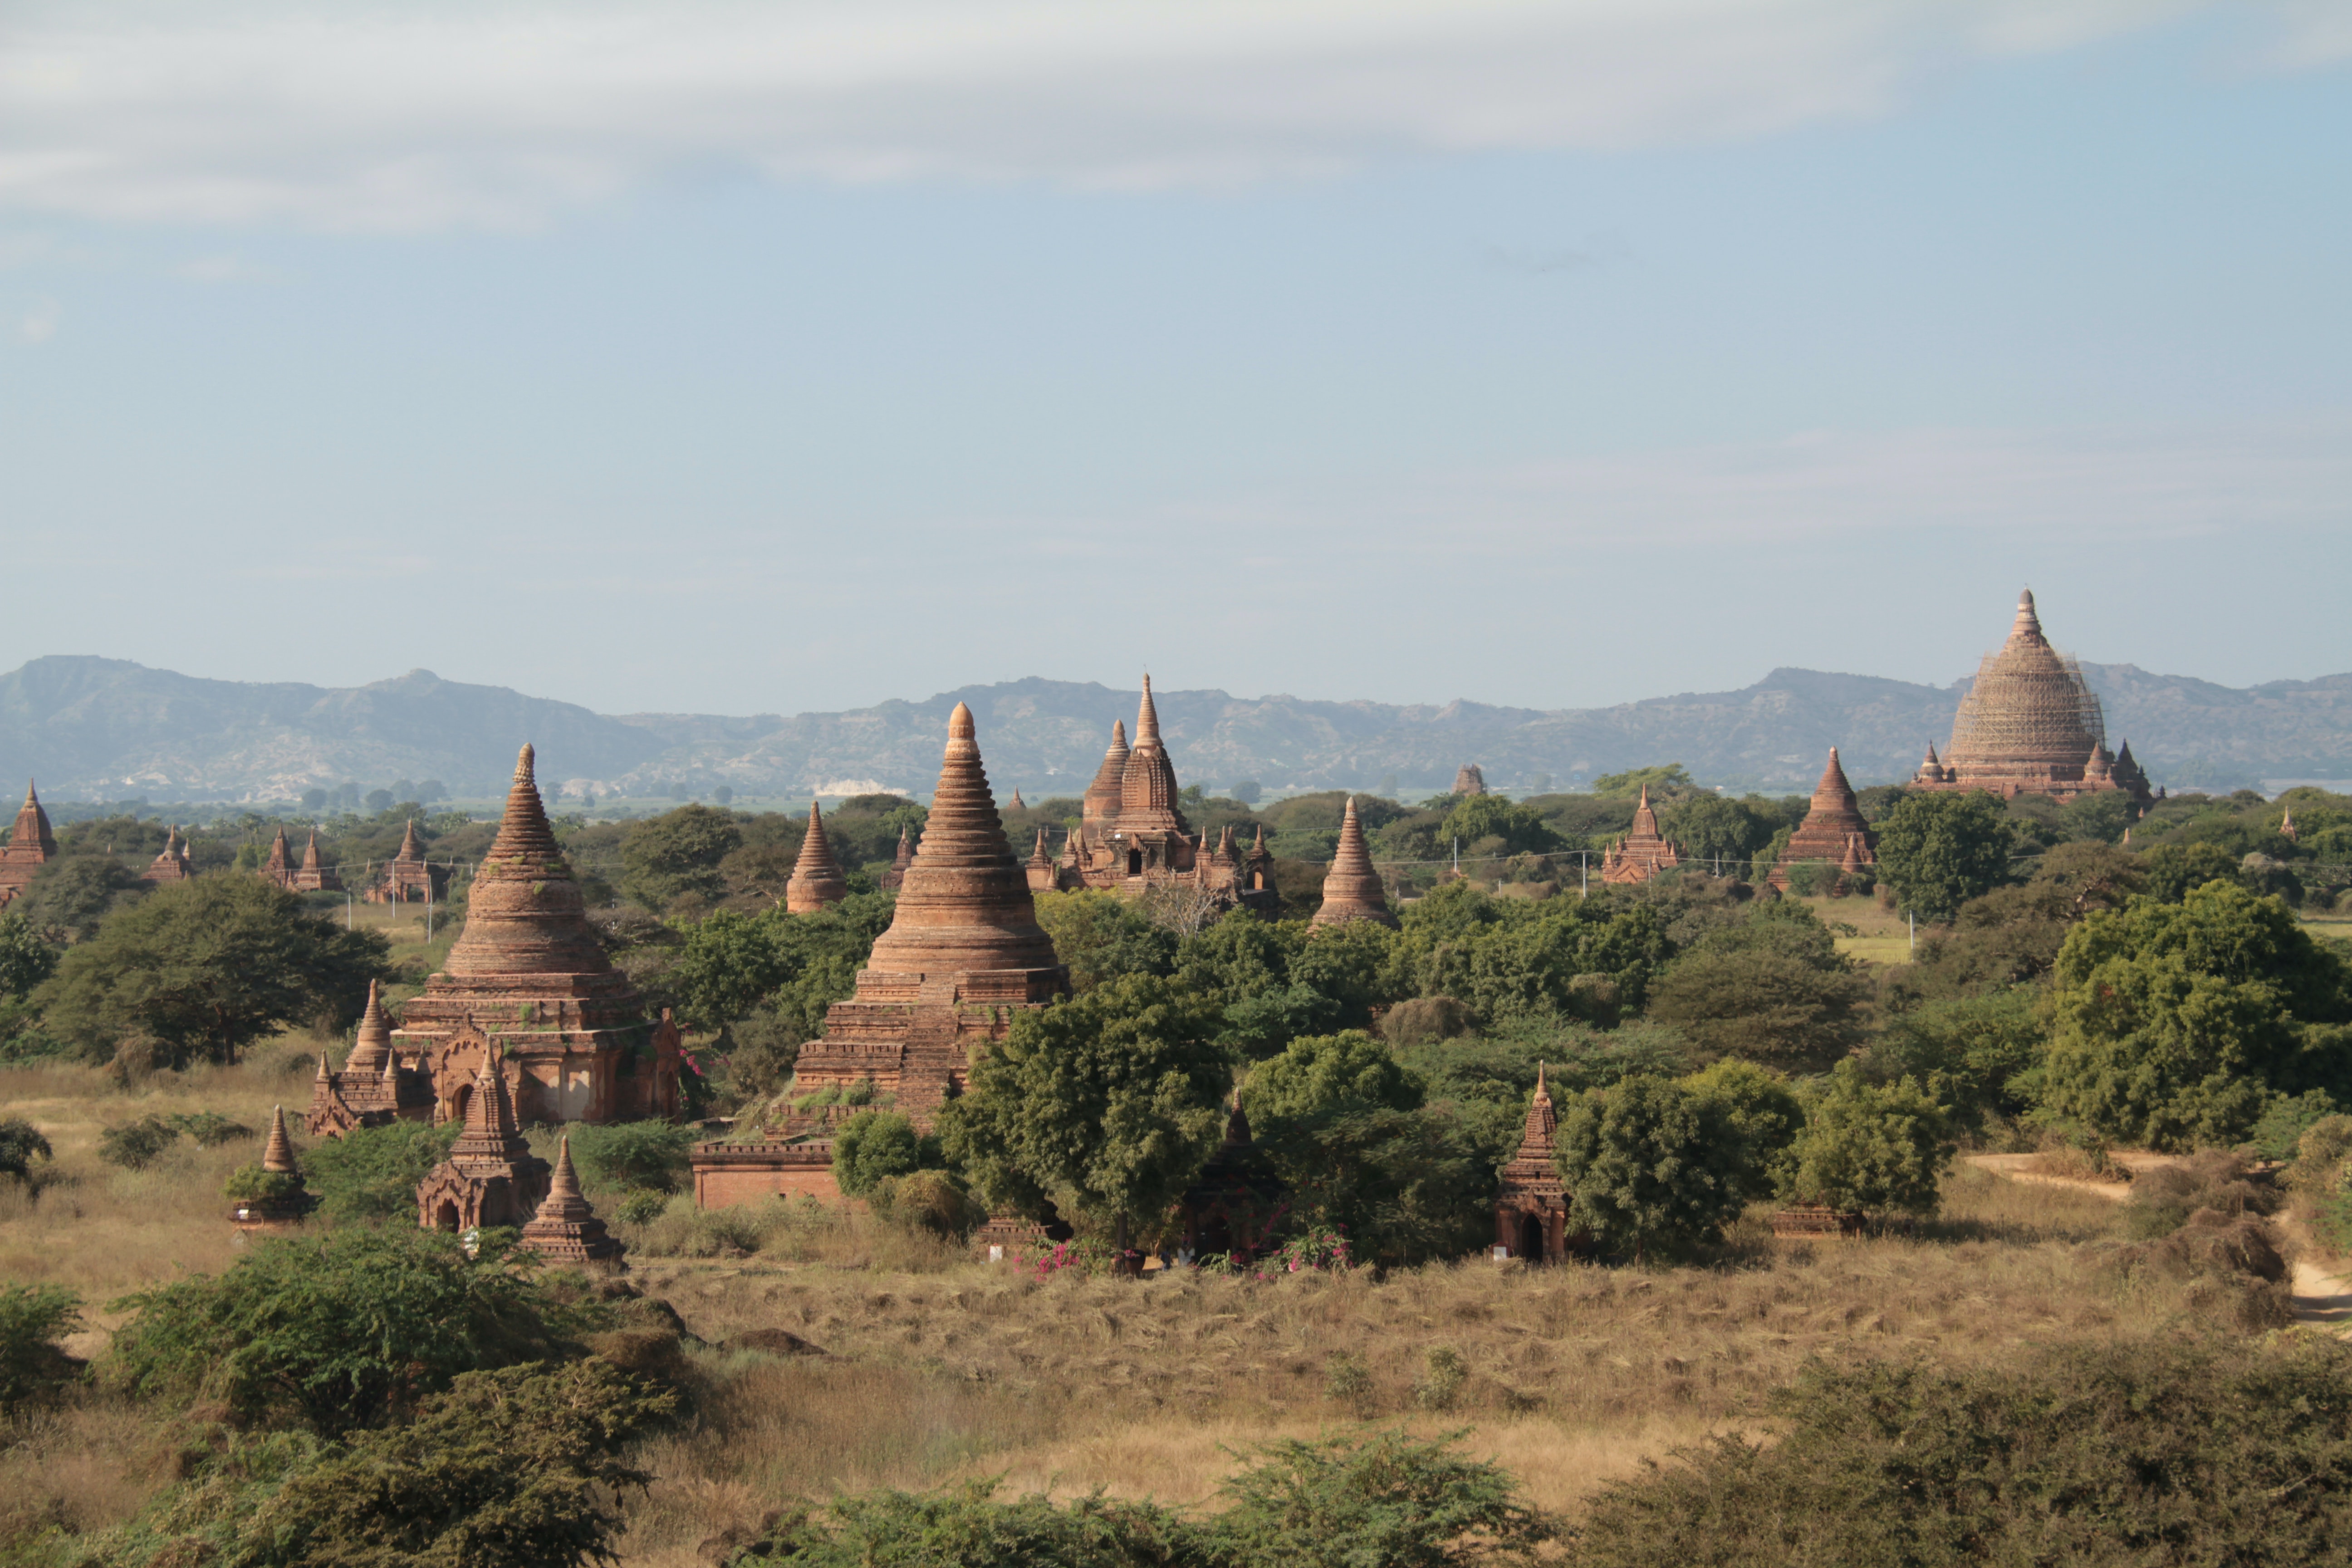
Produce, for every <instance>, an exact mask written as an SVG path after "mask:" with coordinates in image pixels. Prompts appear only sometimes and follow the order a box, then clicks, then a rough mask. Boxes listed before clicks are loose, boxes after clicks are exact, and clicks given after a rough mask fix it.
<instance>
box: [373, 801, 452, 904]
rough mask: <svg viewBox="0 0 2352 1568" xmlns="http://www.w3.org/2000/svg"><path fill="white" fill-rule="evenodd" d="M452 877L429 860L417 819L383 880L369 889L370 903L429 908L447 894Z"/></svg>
mask: <svg viewBox="0 0 2352 1568" xmlns="http://www.w3.org/2000/svg"><path fill="white" fill-rule="evenodd" d="M448 875H449V874H448V872H447V871H446V870H445V869H442V868H438V867H436V866H434V865H433V864H432V863H431V862H430V861H428V860H426V859H425V846H424V845H423V844H422V843H420V842H418V840H417V837H416V819H415V817H411V818H409V820H408V831H407V832H405V833H404V834H402V835H401V838H400V851H399V853H398V854H395V855H394V857H393V858H392V859H391V861H390V863H388V864H387V865H386V866H385V867H384V868H383V880H382V881H381V882H378V883H377V884H376V885H375V886H374V887H373V888H370V889H368V891H367V897H368V900H369V902H371V903H378V904H429V903H432V902H434V901H435V900H438V899H440V898H442V897H443V896H444V895H445V893H446V889H447V881H448Z"/></svg>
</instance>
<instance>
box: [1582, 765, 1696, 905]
mask: <svg viewBox="0 0 2352 1568" xmlns="http://www.w3.org/2000/svg"><path fill="white" fill-rule="evenodd" d="M1618 798H1620V799H1621V800H1622V798H1624V797H1623V796H1622V795H1621V796H1619V797H1618ZM1682 863H1683V850H1682V846H1681V845H1679V844H1676V843H1674V842H1673V841H1672V840H1670V839H1668V838H1667V837H1666V836H1665V835H1664V834H1663V833H1661V832H1659V831H1658V814H1657V813H1656V812H1654V811H1653V810H1651V809H1650V786H1649V785H1648V784H1643V786H1642V798H1641V800H1640V801H1639V802H1637V803H1636V804H1635V805H1634V807H1633V827H1632V829H1631V830H1629V831H1628V832H1627V833H1626V834H1625V836H1624V837H1622V838H1620V839H1618V840H1617V842H1616V843H1615V844H1614V845H1612V846H1611V847H1610V848H1609V849H1608V850H1607V851H1606V852H1604V853H1603V854H1602V856H1601V880H1602V881H1603V882H1614V883H1617V884H1619V885H1621V886H1626V885H1630V884H1633V883H1635V882H1646V881H1648V880H1649V879H1651V878H1653V877H1654V876H1656V875H1657V874H1658V873H1659V872H1661V871H1668V870H1672V869H1673V868H1675V867H1676V866H1679V865H1681V864H1682Z"/></svg>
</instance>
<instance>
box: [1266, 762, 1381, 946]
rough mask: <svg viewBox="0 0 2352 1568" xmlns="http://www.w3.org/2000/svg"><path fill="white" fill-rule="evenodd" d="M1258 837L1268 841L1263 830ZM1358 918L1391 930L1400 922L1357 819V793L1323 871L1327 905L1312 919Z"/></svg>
mask: <svg viewBox="0 0 2352 1568" xmlns="http://www.w3.org/2000/svg"><path fill="white" fill-rule="evenodd" d="M1258 841H1259V843H1260V845H1261V846H1263V845H1264V843H1265V835H1264V833H1263V832H1261V833H1260V835H1259V839H1258ZM1352 921H1372V922H1373V923H1374V924H1376V925H1384V926H1387V927H1389V928H1390V929H1391V930H1394V929H1396V924H1397V918H1396V916H1394V915H1392V914H1391V913H1390V912H1389V895H1388V888H1387V885H1386V884H1385V883H1383V882H1382V881H1381V874H1380V872H1379V871H1378V870H1376V869H1374V868H1373V866H1372V851H1371V847H1370V845H1368V844H1366V843H1365V842H1364V825H1363V824H1362V823H1361V822H1359V821H1358V820H1357V819H1356V797H1355V796H1354V795H1349V797H1348V805H1347V808H1346V810H1345V811H1344V812H1342V813H1341V815H1340V817H1339V847H1338V849H1337V850H1336V851H1335V852H1334V853H1333V855H1332V857H1331V868H1330V869H1329V870H1328V871H1326V872H1325V873H1324V874H1323V905H1322V907H1321V908H1320V909H1318V910H1316V911H1315V919H1314V921H1312V922H1311V923H1313V924H1315V925H1318V926H1335V925H1347V924H1349V923H1350V922H1352Z"/></svg>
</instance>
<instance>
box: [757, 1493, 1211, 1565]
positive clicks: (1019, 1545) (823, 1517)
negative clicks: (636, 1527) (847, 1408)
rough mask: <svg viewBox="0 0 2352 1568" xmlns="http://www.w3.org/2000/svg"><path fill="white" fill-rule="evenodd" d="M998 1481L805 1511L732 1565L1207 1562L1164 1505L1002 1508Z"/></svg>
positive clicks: (853, 1499) (1030, 1503)
mask: <svg viewBox="0 0 2352 1568" xmlns="http://www.w3.org/2000/svg"><path fill="white" fill-rule="evenodd" d="M997 1486H998V1483H997V1482H995V1481H967V1482H965V1483H964V1484H962V1485H961V1486H958V1487H951V1488H950V1489H946V1490H944V1491H937V1492H903V1491H896V1490H885V1491H876V1492H867V1493H866V1494H864V1495H862V1496H850V1497H839V1498H835V1500H833V1502H832V1503H831V1505H830V1506H828V1507H827V1508H826V1509H825V1510H824V1512H823V1513H821V1514H820V1513H817V1512H814V1511H813V1510H809V1509H806V1508H797V1509H794V1510H792V1511H790V1512H789V1513H787V1514H785V1515H783V1516H782V1517H781V1518H779V1519H777V1520H775V1521H772V1522H771V1523H769V1524H767V1525H766V1526H764V1527H762V1529H761V1531H760V1533H759V1534H758V1535H757V1536H756V1537H755V1538H754V1539H752V1540H751V1542H748V1543H746V1544H745V1545H744V1546H743V1548H742V1549H741V1550H740V1552H737V1553H736V1554H735V1555H733V1556H731V1557H730V1558H729V1559H728V1560H727V1561H728V1563H730V1568H760V1565H763V1564H776V1565H778V1568H782V1565H783V1564H791V1565H792V1568H881V1565H884V1564H889V1565H891V1568H901V1565H903V1568H931V1565H933V1564H936V1565H938V1568H949V1565H950V1564H953V1565H954V1568H1160V1565H1161V1564H1167V1565H1170V1568H1174V1565H1176V1564H1180V1563H1181V1564H1194V1563H1202V1558H1201V1555H1200V1553H1199V1552H1198V1551H1197V1549H1195V1548H1194V1547H1193V1544H1192V1542H1193V1529H1192V1526H1191V1525H1189V1524H1187V1523H1186V1522H1185V1521H1184V1520H1183V1518H1182V1517H1181V1515H1179V1514H1176V1513H1174V1512H1172V1511H1171V1510H1168V1509H1164V1508H1161V1507H1160V1505H1158V1504H1157V1503H1150V1502H1120V1501H1115V1500H1111V1499H1108V1498H1105V1497H1103V1496H1101V1495H1099V1494H1097V1495H1096V1496H1093V1497H1083V1498H1077V1499H1074V1500H1072V1501H1071V1502H1070V1503H1068V1504H1067V1505H1066V1506H1061V1505H1056V1504H1055V1502H1054V1500H1052V1499H1051V1498H1047V1497H1044V1496H1040V1495H1036V1494H1034V1493H1033V1494H1031V1495H1030V1496H1027V1497H1023V1498H1020V1499H1017V1500H1013V1501H1011V1502H999V1501H997V1500H996V1497H995V1492H996V1489H997Z"/></svg>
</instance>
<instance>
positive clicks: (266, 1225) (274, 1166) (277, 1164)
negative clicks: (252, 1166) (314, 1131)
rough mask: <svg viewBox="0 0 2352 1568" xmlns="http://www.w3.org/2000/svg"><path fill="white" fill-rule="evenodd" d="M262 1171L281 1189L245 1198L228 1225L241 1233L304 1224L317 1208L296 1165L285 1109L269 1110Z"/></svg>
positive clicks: (232, 1213) (241, 1200)
mask: <svg viewBox="0 0 2352 1568" xmlns="http://www.w3.org/2000/svg"><path fill="white" fill-rule="evenodd" d="M261 1169H262V1172H263V1173H264V1174H265V1175H267V1176H270V1177H274V1178H276V1179H277V1185H278V1191H276V1192H272V1193H268V1194H264V1195H263V1196H260V1197H254V1198H244V1199H240V1200H238V1202H237V1205H236V1207H235V1208H234V1209H231V1210H230V1211H229V1216H228V1222H229V1224H231V1225H233V1226H236V1228H237V1229H238V1230H240V1231H244V1232H247V1233H251V1232H257V1231H276V1230H290V1229H292V1228H293V1227H294V1226H298V1225H299V1224H301V1223H302V1217H303V1216H304V1215H307V1214H309V1213H310V1210H311V1209H312V1208H314V1207H315V1206H317V1203H318V1200H317V1199H315V1198H313V1197H312V1196H311V1195H310V1192H309V1191H308V1190H307V1189H306V1187H305V1186H304V1184H303V1181H302V1168H301V1167H300V1166H299V1165H298V1164H296V1163H295V1162H294V1141H293V1140H292V1139H290V1138H289V1137H287V1136H286V1108H285V1107H284V1106H282V1105H273V1106H271V1107H270V1108H269V1137H268V1141H267V1142H264V1143H263V1144H262V1146H261Z"/></svg>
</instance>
